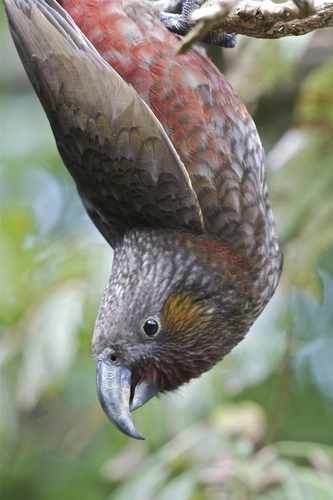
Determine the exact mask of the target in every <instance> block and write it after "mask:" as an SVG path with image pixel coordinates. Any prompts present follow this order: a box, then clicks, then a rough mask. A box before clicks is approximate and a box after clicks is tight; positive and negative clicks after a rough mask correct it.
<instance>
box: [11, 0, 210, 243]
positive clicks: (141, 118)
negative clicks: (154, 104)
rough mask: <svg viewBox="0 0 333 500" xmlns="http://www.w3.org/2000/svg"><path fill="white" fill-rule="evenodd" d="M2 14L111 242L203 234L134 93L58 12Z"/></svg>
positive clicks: (171, 155) (16, 7)
mask: <svg viewBox="0 0 333 500" xmlns="http://www.w3.org/2000/svg"><path fill="white" fill-rule="evenodd" d="M41 5H42V10H43V11H44V12H45V13H46V15H47V16H48V18H49V19H50V21H51V22H50V21H49V20H48V19H47V18H46V17H45V16H44V15H43V14H41V10H40V6H41ZM6 9H7V13H8V17H9V20H10V26H11V30H12V33H13V38H14V41H15V44H16V46H17V49H18V52H19V54H20V56H21V58H22V61H23V64H24V66H25V68H26V71H27V73H28V75H29V77H30V80H31V82H32V84H33V86H34V88H35V90H36V93H37V95H38V97H39V99H40V101H41V103H42V105H43V107H44V110H45V112H46V114H47V116H48V118H49V121H50V124H51V127H52V130H53V132H54V135H55V139H56V142H57V146H58V149H59V152H60V154H61V156H62V159H63V161H64V163H65V164H66V166H67V168H68V170H69V172H70V173H71V175H72V176H73V178H74V180H75V182H76V184H77V187H78V191H79V194H80V195H81V197H82V199H83V202H84V204H85V206H86V207H87V210H88V212H89V214H90V216H91V218H92V219H93V220H94V222H95V223H96V225H97V227H98V228H100V229H101V232H102V234H104V235H105V236H106V237H107V239H108V241H110V242H111V243H112V244H114V243H115V240H116V238H117V236H118V235H120V234H122V233H123V232H124V230H126V228H128V227H133V226H138V225H144V226H162V227H170V228H180V227H183V228H187V229H190V230H193V231H196V232H202V229H203V225H202V216H201V209H200V206H199V204H198V200H197V196H196V194H195V192H194V190H193V188H192V185H191V181H190V178H189V175H188V173H187V171H186V169H185V167H184V165H183V164H182V163H181V161H180V159H179V156H178V154H177V153H176V150H175V149H174V147H173V145H172V143H171V142H170V140H169V138H168V137H167V135H166V133H165V132H164V130H163V128H162V126H161V125H160V123H159V121H158V120H157V118H156V117H155V116H154V115H153V113H152V112H151V111H150V110H149V108H148V107H147V105H146V104H145V103H144V102H143V101H142V100H141V99H140V98H139V96H138V94H137V93H136V92H135V90H134V89H133V88H132V87H130V86H129V85H128V84H126V83H125V82H124V80H123V79H122V78H121V77H120V76H119V75H118V74H117V73H116V72H115V71H114V70H113V69H112V68H111V67H110V66H109V65H108V64H107V63H106V62H105V61H103V59H102V58H101V57H100V56H99V54H98V53H97V52H96V51H95V49H94V48H93V47H92V46H91V44H90V43H89V42H88V41H87V40H86V38H85V37H84V36H83V35H82V33H81V32H80V30H79V29H77V28H76V27H75V25H74V24H73V23H71V22H70V21H69V22H67V20H66V19H67V17H68V16H67V15H66V14H65V13H62V11H61V9H60V7H59V6H58V7H57V11H53V10H52V8H51V7H50V6H48V5H46V4H45V2H42V3H41V2H39V1H37V2H36V3H30V2H23V3H21V2H20V0H17V2H13V1H11V2H6ZM20 9H22V11H21V10H20Z"/></svg>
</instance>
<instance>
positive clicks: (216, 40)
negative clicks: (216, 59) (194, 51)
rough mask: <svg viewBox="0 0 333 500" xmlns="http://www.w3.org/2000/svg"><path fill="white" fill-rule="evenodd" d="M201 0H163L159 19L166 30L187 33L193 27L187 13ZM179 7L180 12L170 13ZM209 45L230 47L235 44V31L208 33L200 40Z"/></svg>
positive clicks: (198, 5)
mask: <svg viewBox="0 0 333 500" xmlns="http://www.w3.org/2000/svg"><path fill="white" fill-rule="evenodd" d="M201 3H202V1H201V2H200V1H199V0H165V1H164V2H163V11H162V12H161V13H160V19H161V21H162V23H163V24H164V26H165V27H166V28H168V30H170V31H172V32H173V33H176V34H177V35H187V33H188V32H189V31H190V30H191V29H192V28H194V26H195V23H192V22H190V21H189V20H188V19H189V15H190V14H191V12H192V11H193V10H195V9H198V8H199V7H200V5H201ZM177 7H181V14H174V13H170V12H169V11H171V10H176V8H177ZM202 41H203V43H207V44H209V45H220V46H221V47H225V48H232V47H234V46H235V45H236V34H235V33H218V34H217V33H210V34H209V35H207V36H206V38H204V40H202Z"/></svg>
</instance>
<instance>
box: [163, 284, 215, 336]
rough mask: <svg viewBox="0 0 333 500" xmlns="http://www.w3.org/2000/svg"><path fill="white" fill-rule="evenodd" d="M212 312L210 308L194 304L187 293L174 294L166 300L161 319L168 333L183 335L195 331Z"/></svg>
mask: <svg viewBox="0 0 333 500" xmlns="http://www.w3.org/2000/svg"><path fill="white" fill-rule="evenodd" d="M212 312H213V311H212V310H211V308H209V307H207V306H203V305H202V304H200V302H194V301H193V298H192V297H191V295H189V294H188V293H175V294H172V295H170V296H169V298H168V299H167V300H166V302H165V304H164V307H163V310H162V319H163V323H164V325H165V326H166V328H167V329H168V330H169V332H173V333H183V332H190V331H193V330H194V331H197V330H198V329H199V328H200V326H201V325H202V323H203V321H205V319H206V320H207V319H208V317H209V315H210V313H212Z"/></svg>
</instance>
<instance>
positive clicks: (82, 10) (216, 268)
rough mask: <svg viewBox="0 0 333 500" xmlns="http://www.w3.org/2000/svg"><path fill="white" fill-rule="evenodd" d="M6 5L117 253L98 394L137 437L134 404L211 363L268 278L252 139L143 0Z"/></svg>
mask: <svg viewBox="0 0 333 500" xmlns="http://www.w3.org/2000/svg"><path fill="white" fill-rule="evenodd" d="M186 5H188V4H186ZM5 7H6V12H7V16H8V20H9V25H10V29H11V32H12V36H13V39H14V42H15V44H16V47H17V50H18V52H19V55H20V57H21V59H22V62H23V64H24V67H25V69H26V72H27V74H28V76H29V78H30V81H31V83H32V85H33V87H34V89H35V91H36V93H37V95H38V97H39V99H40V101H41V103H42V105H43V108H44V110H45V113H46V115H47V117H48V119H49V121H50V124H51V127H52V130H53V133H54V136H55V140H56V144H57V147H58V150H59V153H60V155H61V158H62V160H63V162H64V164H65V165H66V167H67V168H68V170H69V172H70V174H71V175H72V177H73V179H74V181H75V183H76V186H77V190H78V193H79V195H80V197H81V199H82V202H83V205H84V206H85V208H86V210H87V212H88V214H89V216H90V217H91V219H92V221H93V222H94V223H95V225H96V226H97V228H98V229H99V231H100V232H101V233H102V234H103V236H104V237H105V239H106V240H107V242H108V243H109V244H110V245H111V246H112V247H113V249H114V259H113V268H112V273H111V277H110V280H109V283H108V285H107V288H106V291H105V294H104V297H103V299H102V303H101V306H100V308H99V312H98V316H97V320H96V325H95V331H94V335H93V341H92V346H93V351H94V353H95V355H96V359H97V365H98V366H97V390H98V396H99V399H100V402H101V405H102V407H103V409H104V411H105V413H106V414H107V416H108V417H109V419H110V420H111V421H112V422H113V424H114V425H115V426H116V427H117V428H118V429H120V430H121V431H122V432H124V433H125V434H127V435H129V436H132V437H134V438H138V439H143V438H142V436H141V435H140V434H139V433H138V431H137V430H136V429H135V427H134V425H133V422H132V419H131V413H130V412H131V411H133V410H135V409H136V408H139V407H140V406H142V405H143V404H144V403H146V402H147V401H148V400H149V399H150V398H152V397H153V396H154V395H157V394H158V393H163V392H167V391H173V390H175V389H177V388H178V387H179V386H181V385H182V384H184V383H186V382H188V381H189V380H190V379H192V378H193V377H199V376H200V375H201V374H202V373H203V372H206V371H207V370H209V369H210V368H212V366H213V365H215V363H217V362H218V361H220V360H221V359H222V358H223V357H224V356H225V355H226V354H227V353H228V352H229V351H230V350H231V349H232V348H233V347H234V346H235V345H236V344H237V343H238V342H239V341H240V340H241V339H243V337H244V335H245V334H246V333H247V331H248V330H249V328H250V327H251V325H252V324H253V322H254V321H255V319H256V318H257V317H258V315H259V314H260V313H261V311H262V310H263V308H264V307H265V305H266V304H267V302H268V301H269V299H270V298H271V297H272V295H273V293H274V291H275V289H276V287H277V284H278V281H279V277H280V273H281V254H280V251H279V247H278V242H277V235H276V230H275V224H274V220H273V216H272V212H271V207H270V202H269V199H268V195H267V188H266V179H265V166H264V153H263V149H262V145H261V142H260V139H259V137H258V133H257V131H256V128H255V125H254V123H253V121H252V119H251V117H250V115H249V113H248V112H247V110H246V109H245V106H244V105H243V103H242V102H241V100H240V99H239V98H238V97H237V95H236V94H235V92H234V91H233V89H232V87H231V86H230V84H229V83H228V81H227V79H226V78H225V77H224V76H223V75H222V74H221V73H220V72H219V71H218V69H217V68H216V67H215V66H214V65H213V63H212V62H211V61H210V60H209V58H208V57H207V56H206V55H205V52H204V50H203V49H202V48H198V47H194V48H192V49H191V50H189V51H188V52H187V53H186V54H184V55H176V47H177V45H178V43H179V35H175V34H173V33H172V32H170V31H169V30H168V29H167V28H166V27H165V26H164V24H163V23H162V22H161V20H160V14H159V13H158V11H157V8H156V6H155V5H154V4H153V3H151V2H147V1H143V0H139V1H136V0H135V1H131V2H130V1H125V0H123V1H122V0H87V1H83V0H61V1H60V2H56V1H55V0H5ZM70 16H71V17H70ZM164 17H165V16H164ZM166 17H169V16H166ZM161 19H162V20H163V16H162V17H161ZM228 41H230V38H228V37H227V42H226V45H227V44H228Z"/></svg>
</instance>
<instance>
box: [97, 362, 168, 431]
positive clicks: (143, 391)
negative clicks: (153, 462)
mask: <svg viewBox="0 0 333 500" xmlns="http://www.w3.org/2000/svg"><path fill="white" fill-rule="evenodd" d="M131 381H132V373H131V371H130V370H129V369H128V368H126V367H124V366H116V365H112V364H111V363H109V362H107V361H98V364H97V394H98V398H99V402H100V403H101V406H102V408H103V410H104V412H105V414H106V416H107V417H108V419H109V420H110V421H111V422H112V423H113V425H114V426H115V427H117V429H118V430H120V431H121V432H123V433H124V434H126V435H127V436H130V437H133V438H135V439H144V437H142V436H141V434H139V433H138V431H137V430H136V428H135V427H134V425H133V422H132V417H131V413H130V412H131V411H134V410H136V409H137V408H140V406H142V405H144V404H145V403H146V402H147V401H149V399H151V398H152V397H153V396H155V394H157V393H158V391H159V389H160V388H159V387H157V386H156V385H155V384H153V383H152V382H150V381H148V380H143V381H142V382H140V384H138V385H137V386H136V387H132V385H131Z"/></svg>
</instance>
